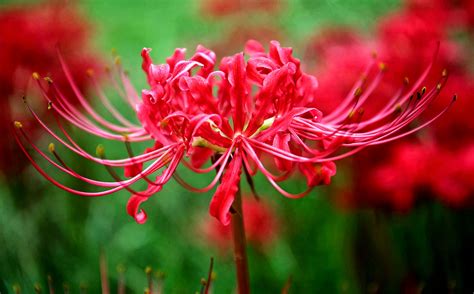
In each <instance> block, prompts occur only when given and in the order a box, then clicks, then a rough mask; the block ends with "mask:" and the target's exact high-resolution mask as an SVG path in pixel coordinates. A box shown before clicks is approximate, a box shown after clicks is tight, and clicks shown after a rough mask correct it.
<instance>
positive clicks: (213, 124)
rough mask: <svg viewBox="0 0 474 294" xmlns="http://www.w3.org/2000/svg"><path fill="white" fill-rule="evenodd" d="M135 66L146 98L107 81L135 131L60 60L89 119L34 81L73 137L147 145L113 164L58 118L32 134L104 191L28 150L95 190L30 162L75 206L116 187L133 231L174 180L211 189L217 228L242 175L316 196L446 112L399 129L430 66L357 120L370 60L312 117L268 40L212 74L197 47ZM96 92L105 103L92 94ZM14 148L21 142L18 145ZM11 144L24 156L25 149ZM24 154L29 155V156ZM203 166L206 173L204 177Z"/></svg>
mask: <svg viewBox="0 0 474 294" xmlns="http://www.w3.org/2000/svg"><path fill="white" fill-rule="evenodd" d="M142 57H143V63H142V68H143V70H144V72H145V74H146V77H147V81H148V84H149V88H148V89H144V90H142V93H141V98H140V97H139V96H138V95H137V93H136V92H135V90H134V89H133V87H132V85H131V84H130V82H129V80H128V79H127V77H126V75H125V74H124V72H123V71H122V70H121V69H120V68H119V72H118V75H119V78H120V79H121V81H122V84H123V89H118V91H119V93H121V94H122V95H123V96H124V98H125V99H126V100H127V101H128V102H129V103H130V106H131V107H133V108H134V109H135V110H136V113H137V116H138V119H139V121H140V123H139V124H135V123H132V122H130V121H128V120H126V119H125V118H124V117H123V116H120V115H119V114H118V113H116V112H115V111H112V110H114V109H113V108H112V109H110V110H111V113H112V114H113V115H114V116H115V117H116V119H117V123H112V122H110V121H108V120H106V119H104V118H103V117H101V116H100V115H99V114H98V113H97V112H95V111H94V110H93V109H92V107H90V105H89V104H88V102H87V100H86V99H85V98H84V96H83V95H82V93H81V92H80V91H79V89H78V88H77V87H76V85H75V82H74V80H73V78H72V77H71V76H70V72H69V69H68V67H67V66H66V65H65V63H64V62H63V67H64V72H65V75H66V77H67V78H68V79H69V82H70V85H71V87H72V89H73V91H74V93H75V96H76V99H77V100H79V102H80V104H81V105H82V106H83V107H84V109H85V110H86V112H87V114H88V115H85V114H83V113H82V112H80V111H78V109H77V108H76V107H75V106H74V105H73V104H71V103H69V102H68V101H69V99H66V97H65V96H64V95H63V92H62V91H61V89H59V88H58V87H57V86H56V85H55V84H54V82H53V83H51V81H50V82H49V83H46V84H45V83H43V82H41V81H40V80H39V79H38V85H39V87H40V88H41V89H42V93H43V95H44V97H45V99H46V101H48V103H50V104H49V105H50V107H51V108H52V110H53V111H54V113H55V115H57V116H58V118H59V117H63V118H64V119H66V120H67V121H68V122H70V123H72V124H74V125H75V126H76V127H78V128H80V129H83V130H85V131H87V132H89V133H92V134H95V135H98V136H100V137H103V138H105V139H111V140H118V141H123V142H125V143H126V144H127V147H129V145H128V144H129V142H138V141H146V140H149V141H151V142H152V147H151V148H149V149H147V150H146V152H145V153H144V154H141V155H137V156H134V155H133V154H132V152H129V156H128V157H127V158H124V159H118V160H112V159H107V158H106V157H105V150H104V148H103V147H102V146H99V147H98V148H97V154H98V156H97V157H96V156H93V155H91V154H89V153H87V152H86V151H85V150H84V149H83V148H82V147H81V146H79V145H78V144H77V143H76V142H75V141H74V139H73V138H72V137H71V136H70V135H69V133H68V132H67V131H66V129H65V128H64V127H63V126H62V124H61V122H60V120H59V119H58V123H59V129H60V131H61V133H62V136H59V135H57V134H56V133H54V132H53V131H52V130H51V129H50V128H48V127H46V125H43V126H44V127H45V129H46V130H47V131H48V132H49V133H50V134H51V135H52V136H54V138H55V139H56V140H58V141H59V142H60V143H62V144H63V145H65V146H66V147H68V148H69V149H70V150H71V151H73V152H75V153H77V154H78V155H80V156H82V157H84V158H86V159H89V160H91V161H93V162H96V163H98V164H101V165H104V166H106V167H107V168H108V169H109V171H110V172H111V174H112V175H114V177H115V178H116V180H115V181H113V182H107V181H98V180H94V179H90V178H87V177H85V176H83V175H80V174H78V173H76V172H75V171H73V170H72V169H71V168H70V167H69V166H68V165H67V163H66V162H64V160H62V158H61V157H59V154H58V153H57V152H56V151H55V148H54V145H50V148H49V149H50V151H51V152H52V153H53V155H54V156H55V157H56V161H55V160H53V159H51V158H50V157H49V156H48V155H46V154H45V153H44V152H43V151H41V149H39V148H38V147H37V146H36V145H34V144H32V147H33V148H34V149H35V150H36V151H38V152H39V153H40V155H42V156H44V157H45V158H46V160H48V161H49V162H50V163H51V164H52V165H54V166H55V167H57V168H58V169H60V170H61V171H63V172H64V173H67V174H69V175H71V176H73V177H76V178H78V179H80V180H83V181H85V182H87V183H89V184H92V185H95V186H100V187H103V188H105V190H103V191H100V192H85V191H79V190H75V189H73V188H70V187H67V186H64V185H62V184H61V183H59V182H58V181H56V180H55V179H53V178H52V177H51V176H50V175H49V174H48V173H46V172H45V171H44V170H43V169H41V167H40V166H39V165H38V163H36V162H34V161H33V164H34V165H35V167H36V168H37V169H38V170H39V171H40V172H41V173H42V174H43V176H45V177H46V178H47V179H48V180H50V181H52V182H53V183H54V184H56V185H57V186H59V187H61V188H62V189H65V190H66V191H69V192H71V193H75V194H79V195H83V196H101V195H107V194H111V193H114V192H116V191H119V190H123V189H126V190H129V191H131V193H132V196H131V198H130V200H129V202H128V204H127V212H128V213H129V214H130V215H131V216H133V217H134V218H135V220H136V221H137V222H138V223H143V222H145V221H146V218H147V216H146V213H145V211H144V210H143V209H141V208H140V205H141V204H142V203H143V202H145V201H146V200H148V199H149V198H150V197H151V196H152V195H154V194H155V193H157V192H159V191H160V190H161V189H162V187H163V185H164V184H165V183H166V182H168V181H169V180H170V179H171V177H173V176H174V177H175V178H176V180H177V181H178V182H179V183H181V184H182V185H183V186H185V187H186V188H189V189H191V190H193V191H197V192H206V191H209V190H210V189H212V188H213V187H214V186H216V185H217V186H218V187H217V190H216V192H215V194H214V196H213V198H212V200H211V203H210V209H209V210H210V214H211V215H212V216H214V217H216V218H217V219H218V220H219V221H220V222H221V223H222V224H224V225H227V224H228V223H229V222H230V213H231V211H232V208H231V207H232V203H233V201H234V196H235V193H236V192H237V191H238V189H239V183H240V178H241V174H242V173H243V172H244V173H245V174H246V177H249V178H250V177H251V176H253V175H254V174H255V173H257V172H261V173H262V174H263V175H264V176H265V177H266V179H267V180H268V181H269V182H270V184H271V185H272V186H273V187H275V189H276V190H278V191H279V192H280V193H281V194H282V195H284V196H286V197H290V198H299V197H303V196H305V195H307V194H308V193H309V192H310V191H311V190H312V189H313V188H314V187H315V186H317V185H321V184H328V183H329V182H330V180H331V177H332V176H333V175H334V174H335V172H336V166H335V164H334V163H333V161H335V160H339V159H342V158H345V157H348V156H350V155H352V154H354V153H356V152H357V151H359V150H361V149H363V148H365V147H367V146H370V145H378V144H382V143H385V142H389V141H392V140H395V139H398V138H400V137H403V136H405V135H407V134H410V133H413V132H415V131H416V130H418V129H420V128H423V127H424V126H425V125H427V124H429V123H431V122H432V121H433V120H435V119H437V118H438V117H439V116H440V115H441V114H442V113H444V112H445V111H446V110H447V109H448V106H446V107H445V108H444V109H443V110H442V111H440V112H439V113H438V114H436V115H434V116H433V117H432V118H430V119H428V120H427V121H426V122H425V123H423V124H420V125H419V126H418V127H416V128H414V129H412V130H406V129H405V127H407V126H408V125H409V124H410V123H411V122H412V121H413V120H415V119H416V118H417V117H418V116H419V115H420V114H421V113H422V112H423V111H424V110H425V109H426V108H427V107H428V105H429V104H430V103H431V102H432V101H433V100H434V99H435V98H436V97H437V96H438V94H439V92H440V90H441V88H442V87H443V85H444V83H445V81H446V79H447V75H446V74H441V73H440V74H439V80H438V83H437V84H435V85H434V86H433V87H432V88H426V87H424V85H423V81H424V79H425V78H426V76H427V75H428V73H429V72H430V69H431V66H432V64H428V65H427V68H426V69H425V71H424V72H423V73H422V74H421V76H420V77H419V78H418V79H416V80H414V81H413V82H412V83H410V84H409V85H407V84H403V83H402V84H401V85H400V89H399V91H397V92H395V93H394V94H393V96H392V97H391V99H389V100H388V102H387V103H386V104H384V105H383V107H381V108H380V109H378V111H376V112H374V113H373V114H370V115H364V111H363V108H362V107H364V106H365V104H366V101H368V98H369V97H370V95H371V94H372V92H373V91H374V90H375V89H376V88H377V85H378V84H379V82H380V80H381V79H382V76H383V75H384V72H385V70H384V69H385V67H384V65H383V64H380V63H379V62H378V61H377V60H376V59H372V60H371V61H370V62H369V64H368V65H367V67H366V70H365V73H364V74H365V77H364V78H363V79H361V80H359V81H357V82H356V83H355V85H354V88H353V91H352V92H351V93H350V94H349V95H348V96H347V97H346V98H345V99H344V100H343V101H342V102H341V103H340V104H339V105H338V106H337V107H336V108H335V109H333V110H332V112H330V113H328V114H327V115H324V116H323V115H322V113H321V111H319V110H318V109H317V108H315V107H313V105H314V103H313V102H314V100H315V99H317V97H316V96H315V93H316V92H315V91H316V89H317V86H318V82H317V80H316V78H315V77H314V76H312V75H309V74H306V73H305V72H303V71H302V69H301V64H300V60H299V59H297V58H295V57H294V56H293V54H292V49H291V48H285V47H281V46H280V44H279V43H278V42H275V41H273V42H271V43H270V48H269V50H268V51H265V49H264V47H263V46H262V45H261V44H260V43H258V42H256V41H249V42H248V43H247V45H246V47H245V53H243V52H241V53H237V54H235V55H233V56H229V57H224V58H223V59H222V60H221V61H220V63H219V64H217V63H216V56H215V54H214V52H212V51H210V50H208V49H206V48H204V47H203V46H198V47H197V49H196V51H195V53H194V54H193V55H192V56H191V57H190V58H186V57H185V50H184V49H176V51H175V52H174V54H173V55H172V56H170V57H169V58H167V59H166V63H164V64H155V63H153V61H152V59H151V57H150V49H147V48H145V49H143V51H142ZM367 77H371V78H367ZM36 78H38V77H36ZM98 94H99V96H105V95H104V93H103V92H101V91H100V90H99V89H98ZM103 98H104V101H107V100H105V98H106V97H103ZM453 101H454V100H453ZM449 105H450V104H449ZM106 106H107V104H106ZM110 106H111V105H108V107H109V108H110ZM32 113H33V115H34V116H35V117H37V116H36V114H35V113H34V112H32ZM37 118H38V121H39V122H40V123H42V122H41V120H40V119H39V117H37ZM15 125H16V127H17V128H16V134H17V135H21V136H23V137H25V139H26V140H28V137H27V136H26V133H25V132H24V131H23V130H22V128H21V123H20V122H16V123H15ZM17 139H18V142H19V143H20V144H21V143H22V141H21V140H20V136H17ZM29 143H32V142H29ZM20 146H21V147H22V148H23V150H24V151H25V152H26V149H25V147H24V146H23V145H22V144H21V145H20ZM128 149H129V151H131V150H130V148H128ZM26 154H27V155H28V156H30V155H29V154H28V152H26ZM30 157H31V156H30ZM263 157H271V158H273V162H274V164H271V167H272V169H273V167H276V169H277V170H278V172H274V171H272V170H271V169H270V168H269V167H268V164H264V161H263V160H262V158H263ZM208 160H209V161H210V162H211V163H210V164H208V165H206V166H205V167H203V163H205V162H206V161H208ZM265 162H267V161H265ZM144 163H148V164H146V165H144ZM180 163H182V164H183V165H184V166H185V167H187V168H189V169H190V170H192V171H193V172H196V173H209V172H214V171H216V175H215V177H214V179H213V180H212V181H211V182H210V183H209V185H207V186H205V187H193V186H191V185H189V184H188V183H186V182H185V181H184V180H183V179H182V178H181V177H179V175H178V174H177V172H176V171H177V168H178V165H180ZM114 167H121V168H124V169H125V173H126V175H127V176H128V177H129V178H128V179H125V180H124V179H120V178H119V176H118V175H117V174H116V173H115V172H114V171H113V168H114ZM297 170H299V171H300V172H301V173H302V174H303V175H304V176H305V177H306V183H307V188H306V190H305V191H302V192H300V193H297V194H293V193H290V192H288V191H286V190H284V189H283V188H282V187H281V186H280V184H279V183H280V182H281V181H284V180H285V179H287V178H288V177H289V176H290V175H291V174H292V173H293V172H295V171H297ZM160 171H161V172H160ZM139 180H144V181H145V182H146V183H147V184H148V187H147V188H146V189H144V190H141V191H137V190H135V189H133V188H132V187H131V186H132V184H134V183H136V182H137V181H139ZM219 182H220V184H218V183H219Z"/></svg>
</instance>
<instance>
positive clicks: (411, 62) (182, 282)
mask: <svg viewBox="0 0 474 294" xmlns="http://www.w3.org/2000/svg"><path fill="white" fill-rule="evenodd" d="M473 32H474V4H472V1H468V0H464V1H463V0H435V1H428V0H406V1H396V0H387V1H376V0H358V1H353V0H350V1H342V0H327V1H313V0H287V1H277V0H264V1H256V0H196V1H191V0H180V1H164V0H160V1H152V0H148V1H145V0H140V1H126V0H115V1H109V0H101V1H94V0H83V1H8V0H1V1H0V90H1V94H2V95H1V99H0V106H1V108H2V110H1V111H2V115H1V117H0V122H1V124H0V127H1V128H2V129H1V132H2V137H1V138H0V152H1V154H0V167H1V171H0V195H1V196H0V248H1V249H0V293H14V290H13V289H14V287H15V289H16V291H19V288H18V287H16V285H17V286H19V287H21V291H22V293H33V292H34V286H35V284H39V285H41V287H42V288H43V289H46V288H47V284H48V276H50V277H51V279H52V280H51V282H52V284H53V285H54V287H55V288H56V291H57V292H62V291H63V289H65V290H64V291H65V292H68V293H79V292H80V290H81V289H82V290H84V289H87V292H88V293H98V292H99V291H100V274H99V256H100V252H103V253H104V256H106V259H107V264H108V278H109V281H110V283H111V289H112V293H115V290H116V288H117V284H118V283H121V282H120V281H122V280H123V279H124V280H125V286H126V288H127V292H129V293H140V292H143V291H144V288H145V287H146V286H147V275H146V273H145V268H146V267H148V266H149V267H151V268H152V272H151V273H150V276H152V277H153V279H154V280H155V287H156V288H155V289H158V288H160V287H161V288H162V290H163V292H165V293H194V292H196V291H199V289H200V287H201V285H200V279H201V278H203V277H206V276H207V271H208V267H209V260H210V257H214V259H215V264H214V272H215V279H214V281H213V286H212V287H213V291H214V292H215V293H231V292H232V291H234V290H235V278H234V269H233V257H232V252H231V243H230V241H229V236H230V235H229V232H228V231H227V230H226V229H225V228H222V227H220V226H219V224H218V223H217V221H215V220H214V219H211V216H209V214H208V204H209V201H210V198H211V196H212V193H211V192H209V193H206V194H204V195H197V194H194V193H191V192H188V191H186V190H185V189H184V188H182V187H181V186H179V185H178V184H177V183H175V182H173V181H170V183H168V184H167V185H166V186H165V188H164V190H163V191H162V192H160V193H159V195H156V197H152V198H151V199H150V200H149V201H148V202H147V203H146V204H145V209H146V210H147V212H148V215H149V216H150V218H149V221H148V222H147V223H146V224H144V225H138V224H136V223H135V221H134V220H133V219H132V218H130V217H129V216H128V215H127V214H126V212H125V205H126V202H127V200H128V197H129V195H128V193H127V192H122V193H117V194H114V195H112V196H108V197H102V198H94V199H90V198H82V197H78V196H74V195H70V194H68V193H66V192H64V191H62V190H60V189H58V188H56V187H54V186H53V185H51V184H50V183H49V182H47V181H46V180H44V179H43V178H41V176H40V175H39V174H38V173H37V172H36V171H35V170H34V168H32V167H31V165H30V164H29V162H28V160H27V159H26V157H25V156H24V155H23V153H22V152H21V150H20V149H19V148H18V147H17V145H16V144H15V142H14V139H13V136H12V135H11V130H10V128H11V122H12V121H13V120H20V119H21V120H22V123H23V124H24V125H25V128H27V129H28V131H29V133H30V134H31V139H32V140H33V141H35V142H36V143H37V144H38V146H39V147H40V148H42V149H43V150H47V147H48V143H49V142H51V140H52V139H51V138H50V137H48V136H46V134H45V131H44V130H41V128H40V127H39V126H38V125H37V123H35V122H33V120H32V118H31V115H30V114H29V113H28V112H27V111H26V109H25V107H24V104H23V103H22V99H21V98H22V97H23V96H24V95H26V96H27V97H28V99H29V101H30V103H31V104H32V105H34V107H35V109H37V111H38V113H40V114H41V116H42V117H43V118H45V120H46V121H48V120H50V121H53V120H54V117H49V116H51V114H50V113H48V112H47V105H44V104H43V103H42V102H41V100H40V99H39V98H38V96H39V94H38V93H37V91H35V89H34V86H33V85H32V81H31V78H30V77H31V74H32V73H33V72H39V73H40V74H41V75H42V76H51V77H52V78H53V79H54V80H55V82H57V83H58V84H59V85H64V87H65V88H67V85H66V83H65V81H64V78H62V72H61V68H60V65H59V62H58V57H57V52H56V45H57V44H59V47H60V49H61V52H62V54H63V56H64V57H65V59H66V60H67V62H68V64H69V65H70V67H71V69H72V74H73V76H74V77H75V78H76V79H77V81H78V84H79V86H80V88H81V89H82V90H83V91H85V92H88V93H90V95H88V97H89V98H88V99H89V100H90V101H91V102H92V103H93V104H97V105H100V103H99V102H94V101H96V100H97V97H96V96H95V95H94V93H93V92H92V91H90V90H91V88H92V87H93V86H94V85H93V83H92V82H91V79H90V78H89V77H88V75H87V74H86V72H87V71H88V70H89V69H94V71H95V72H98V73H100V72H104V69H105V68H106V67H107V66H110V65H112V64H113V62H114V57H115V56H116V55H117V54H118V55H119V56H120V58H121V62H122V64H123V67H124V68H125V69H126V70H127V71H128V72H129V75H130V77H131V80H132V81H133V83H134V84H135V85H136V87H137V88H138V89H140V88H144V87H146V80H145V78H144V74H143V73H142V71H141V57H140V51H141V49H142V48H143V47H151V48H153V51H152V56H153V58H154V60H155V62H157V63H161V62H164V60H165V58H166V57H167V56H170V55H172V53H173V51H174V49H175V48H177V47H185V48H188V52H189V53H190V52H192V50H193V49H194V48H195V47H196V46H197V45H198V44H203V45H204V46H206V47H208V48H210V49H212V50H214V51H215V52H216V53H217V56H218V58H221V57H223V56H226V55H230V54H232V53H235V52H238V51H242V50H243V46H244V44H245V42H246V40H248V39H256V40H259V41H261V42H262V43H264V44H268V41H270V40H273V39H276V40H279V41H280V42H281V43H282V45H283V46H290V47H293V49H294V52H295V55H296V56H297V57H298V58H300V59H302V61H303V64H304V67H305V71H306V72H310V73H313V74H314V75H315V76H316V77H317V78H318V80H319V84H320V86H319V89H318V96H317V97H318V101H317V103H316V107H318V108H320V109H321V110H323V111H324V112H330V110H331V108H332V107H334V105H337V103H338V102H339V101H341V100H342V98H343V97H344V96H345V95H346V94H347V93H349V92H350V90H351V88H352V84H353V83H354V82H355V81H356V80H357V79H358V78H359V77H360V76H361V73H362V71H363V69H364V66H365V65H366V64H367V63H368V62H369V61H370V59H371V58H372V57H371V56H372V55H373V54H375V53H374V52H376V54H378V56H379V57H380V58H381V59H382V60H384V62H386V65H387V74H386V77H385V79H384V82H382V84H381V86H380V87H379V89H378V90H377V91H376V92H375V93H374V95H373V96H374V97H372V98H371V99H373V103H372V104H373V105H377V103H380V102H381V101H387V99H390V98H391V97H392V96H393V95H395V93H396V91H397V89H399V88H400V86H402V85H403V83H404V78H405V77H407V78H406V79H405V81H413V80H415V79H416V78H417V77H418V76H419V75H420V74H421V72H422V71H423V70H424V68H425V67H426V66H427V65H428V63H429V62H430V60H431V59H432V56H433V54H434V52H435V51H436V43H437V42H440V43H441V47H440V50H439V53H438V56H437V60H436V64H435V66H434V70H433V74H432V76H429V78H428V85H427V86H429V83H432V84H433V85H436V83H437V80H438V79H439V78H440V77H441V75H442V74H443V69H446V71H447V73H448V74H449V75H450V78H449V80H448V83H447V85H446V87H445V89H444V90H443V94H442V95H441V97H440V98H439V99H438V100H437V102H435V103H434V104H433V105H432V107H431V110H432V111H433V112H430V111H428V113H427V114H426V115H427V117H431V116H430V115H432V114H433V113H436V112H437V111H439V110H440V109H443V108H444V107H445V106H446V105H448V104H449V101H450V99H451V97H452V96H453V95H454V94H457V96H458V101H457V103H456V105H455V106H454V107H453V108H452V109H451V110H450V111H449V112H448V113H447V114H446V115H445V116H443V117H442V118H441V119H439V120H438V121H436V122H435V123H434V124H433V125H432V126H431V127H430V128H428V129H425V130H423V131H421V132H419V133H417V134H415V135H413V136H410V137H408V138H406V139H403V140H401V141H399V142H395V143H391V144H389V145H387V146H383V147H377V148H368V149H367V150H364V151H363V152H361V153H360V154H358V155H357V156H355V157H353V158H351V159H350V160H344V161H342V162H339V163H338V164H337V168H338V173H337V176H336V177H335V178H334V179H333V182H332V184H331V185H330V186H327V187H320V188H317V189H315V190H314V192H312V193H311V194H310V195H308V196H307V197H305V198H303V199H300V200H290V199H286V198H284V197H282V196H281V195H279V194H278V193H277V192H276V191H274V190H273V189H272V188H271V187H270V185H269V184H268V183H267V182H266V181H265V180H264V178H263V177H259V176H257V178H256V182H255V186H256V187H257V191H259V195H260V197H261V200H260V201H256V200H254V199H253V197H252V196H251V194H250V193H249V191H248V189H247V188H246V187H244V192H247V195H245V198H244V209H245V211H246V212H245V217H246V228H247V235H248V239H249V240H248V241H249V262H250V273H251V283H252V289H253V290H254V292H255V293H275V292H279V291H281V289H283V288H284V286H285V284H286V283H287V281H288V280H289V279H290V280H291V283H290V284H289V285H290V286H291V287H290V293H315V292H316V293H319V292H324V293H471V292H472V291H474V279H473V277H474V251H473V250H472V248H473V246H474V210H473V195H474V181H473V180H472V179H473V176H474V136H473V135H474V120H473V118H472V111H473V109H474V97H473V96H474V87H473V84H474V79H473V76H472V74H473V64H474V62H473V59H472V57H473V56H474V50H473V49H474V36H473ZM97 79H98V80H99V81H100V82H101V83H102V84H103V86H102V87H103V88H104V89H106V91H107V93H109V94H110V96H111V97H112V99H113V101H117V105H118V107H119V108H122V109H121V110H123V112H124V113H126V114H127V115H128V117H130V118H133V117H134V113H133V111H132V110H130V109H127V108H126V107H125V105H121V104H120V103H119V102H118V101H119V97H118V95H117V94H114V89H113V86H112V85H110V83H108V82H107V78H106V77H105V76H103V75H102V76H101V75H100V74H98V76H97ZM66 91H67V90H66ZM69 91H70V90H69ZM366 111H369V112H370V111H371V110H370V109H366ZM414 126H416V125H414ZM70 131H71V133H72V134H73V135H74V137H75V138H77V140H78V142H79V143H80V144H81V146H84V148H85V149H87V150H88V151H90V152H92V153H93V152H94V150H95V148H96V146H97V145H98V144H104V145H106V147H107V150H110V154H109V155H110V156H111V157H114V156H116V157H118V156H120V155H124V154H126V150H125V148H124V147H123V146H121V145H113V144H109V143H108V142H102V141H101V140H100V139H98V138H95V137H91V136H89V135H86V134H84V133H82V132H79V131H78V130H74V129H71V130H70ZM107 144H109V145H107ZM148 145H149V144H148ZM148 145H147V144H142V145H140V146H134V148H136V150H137V151H136V152H141V151H142V150H143V149H144V148H145V147H149V146H148ZM58 149H59V148H58ZM63 153H65V152H63ZM64 156H65V158H66V159H67V160H68V162H72V163H73V165H74V167H75V168H76V169H77V170H79V171H82V172H83V173H87V174H88V175H90V176H91V177H94V176H95V177H98V178H101V177H102V178H103V177H104V175H105V176H107V173H106V171H105V170H104V168H103V167H102V166H95V165H90V164H86V162H84V161H80V160H76V159H77V158H76V157H74V156H73V155H68V154H64ZM39 162H40V163H41V165H42V166H43V167H45V168H46V170H47V171H48V173H49V172H51V174H52V175H59V174H56V173H55V172H54V171H53V170H52V167H51V166H49V167H48V165H47V163H45V162H44V160H43V161H41V160H39ZM48 168H50V169H51V170H49V169H48ZM59 179H60V181H61V182H63V183H65V184H67V185H69V186H73V187H76V188H81V187H82V186H81V184H80V183H78V181H76V180H74V179H71V178H67V177H65V176H62V177H60V178H59ZM201 180H202V178H200V179H192V181H201ZM304 186H305V182H304V179H296V180H294V181H292V182H291V183H288V185H287V187H288V189H290V190H294V191H296V190H301V189H303V187H304ZM82 188H84V187H82Z"/></svg>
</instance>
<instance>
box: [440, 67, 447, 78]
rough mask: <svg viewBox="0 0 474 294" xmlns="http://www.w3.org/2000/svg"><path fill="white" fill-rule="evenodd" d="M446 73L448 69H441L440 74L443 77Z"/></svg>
mask: <svg viewBox="0 0 474 294" xmlns="http://www.w3.org/2000/svg"><path fill="white" fill-rule="evenodd" d="M447 75H448V70H447V69H443V71H442V72H441V76H442V77H443V78H444V77H446V76H447Z"/></svg>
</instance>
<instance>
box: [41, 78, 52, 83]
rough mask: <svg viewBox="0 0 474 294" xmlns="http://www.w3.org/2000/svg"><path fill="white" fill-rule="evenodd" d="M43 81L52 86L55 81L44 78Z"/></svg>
mask: <svg viewBox="0 0 474 294" xmlns="http://www.w3.org/2000/svg"><path fill="white" fill-rule="evenodd" d="M43 80H45V81H46V82H48V84H52V83H53V80H52V79H51V78H50V77H44V78H43Z"/></svg>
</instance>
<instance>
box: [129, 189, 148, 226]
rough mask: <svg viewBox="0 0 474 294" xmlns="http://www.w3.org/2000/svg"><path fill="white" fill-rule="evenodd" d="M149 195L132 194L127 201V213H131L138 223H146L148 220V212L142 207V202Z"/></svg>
mask: <svg viewBox="0 0 474 294" xmlns="http://www.w3.org/2000/svg"><path fill="white" fill-rule="evenodd" d="M147 199H148V197H143V196H138V195H132V196H131V197H130V199H129V200H128V202H127V213H128V214H129V215H131V216H132V217H133V218H134V219H135V221H136V222H137V223H138V224H144V223H145V222H146V220H147V215H146V212H145V211H144V210H143V209H141V208H140V204H142V202H145V201H146V200H147Z"/></svg>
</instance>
